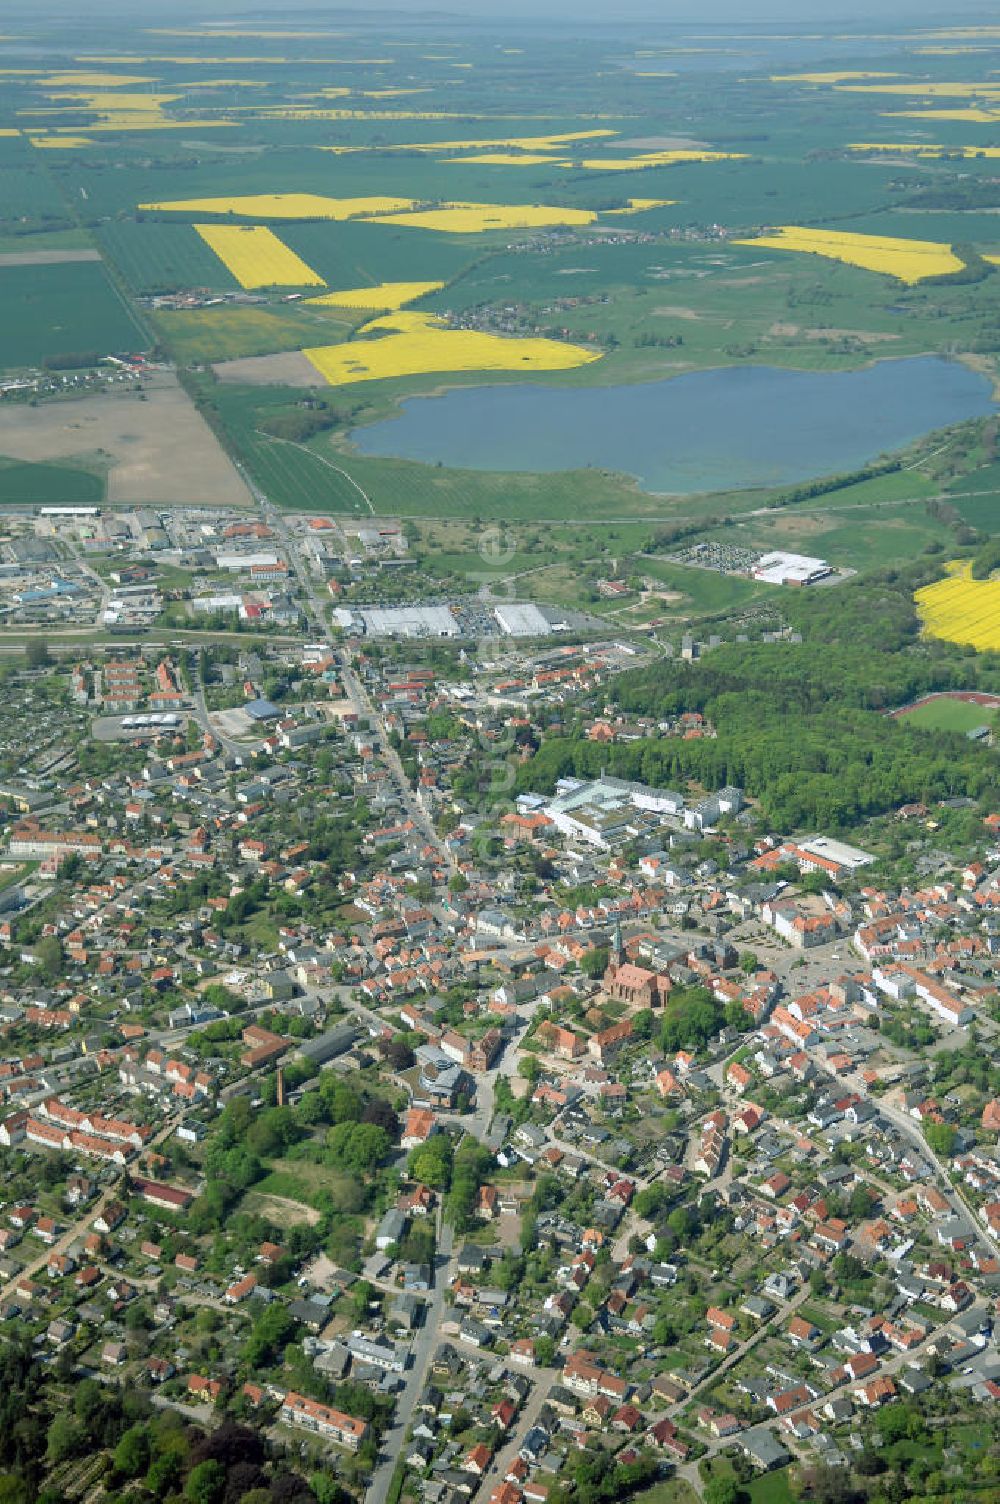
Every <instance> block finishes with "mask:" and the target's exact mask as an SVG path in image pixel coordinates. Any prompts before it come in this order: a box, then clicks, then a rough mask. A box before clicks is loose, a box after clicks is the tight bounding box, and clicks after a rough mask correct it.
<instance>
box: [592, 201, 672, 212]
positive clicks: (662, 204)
mask: <svg viewBox="0 0 1000 1504" xmlns="http://www.w3.org/2000/svg"><path fill="white" fill-rule="evenodd" d="M676 203H677V200H676V199H675V198H630V199H629V201H628V208H627V209H605V210H604V213H605V215H608V214H644V213H645V212H646V210H647V209H668V208H669V207H670V205H671V204H676Z"/></svg>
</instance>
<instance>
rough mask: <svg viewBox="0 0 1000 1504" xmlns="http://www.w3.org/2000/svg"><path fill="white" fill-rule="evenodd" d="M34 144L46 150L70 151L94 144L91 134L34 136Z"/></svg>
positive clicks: (32, 140)
mask: <svg viewBox="0 0 1000 1504" xmlns="http://www.w3.org/2000/svg"><path fill="white" fill-rule="evenodd" d="M30 140H31V144H32V146H38V147H41V148H43V149H44V150H46V151H69V150H70V149H72V150H74V151H75V150H76V149H77V148H78V147H81V146H93V144H94V143H93V141H91V140H90V138H89V136H32V137H31V138H30Z"/></svg>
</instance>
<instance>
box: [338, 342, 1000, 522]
mask: <svg viewBox="0 0 1000 1504" xmlns="http://www.w3.org/2000/svg"><path fill="white" fill-rule="evenodd" d="M991 393H992V388H991V384H990V382H989V381H988V380H987V379H986V378H985V377H984V376H980V375H978V374H977V373H976V372H975V371H970V370H969V369H968V368H967V367H966V366H963V365H959V364H958V363H957V362H956V361H950V360H944V359H942V358H941V357H939V356H916V357H913V358H912V359H906V360H884V361H879V362H878V363H877V364H875V365H872V366H869V367H868V368H867V369H865V370H861V371H840V372H835V373H832V374H829V373H818V372H814V371H786V370H778V369H777V368H775V367H772V366H745V367H741V368H738V369H737V368H727V369H722V370H711V371H694V372H690V373H688V374H686V375H684V376H675V377H673V378H672V379H670V380H666V381H652V382H645V383H641V384H639V385H634V386H610V387H558V386H544V385H541V384H540V383H535V382H531V383H528V384H518V385H516V386H515V385H511V386H476V387H459V388H456V389H454V390H453V391H450V392H444V393H442V394H440V395H438V396H434V397H413V398H410V399H409V400H408V401H406V402H404V403H402V405H401V409H400V412H399V414H398V416H396V417H392V418H387V419H385V420H383V421H381V422H378V423H373V424H371V425H370V426H369V427H367V428H359V429H355V431H354V432H353V433H352V434H351V440H352V443H353V444H354V445H355V447H356V449H357V451H358V452H359V453H361V454H367V455H381V456H392V457H394V458H399V459H409V460H422V461H424V462H425V463H428V464H437V463H439V462H440V463H441V464H443V465H447V466H449V467H454V468H458V469H471V470H494V471H505V470H507V471H516V470H520V471H535V472H540V471H554V470H579V469H583V468H585V467H588V466H592V467H594V468H596V469H600V470H614V471H619V472H621V473H623V474H626V475H632V476H634V477H635V479H636V481H637V482H638V484H639V485H640V486H641V487H642V489H643V490H645V491H650V492H653V493H660V492H662V493H667V494H669V493H674V494H679V495H684V494H689V493H691V492H696V491H729V490H738V489H743V488H745V487H751V486H780V485H788V484H790V483H792V482H796V481H802V480H811V479H814V478H815V477H817V476H821V475H831V474H838V473H840V472H843V471H849V470H856V469H859V468H860V467H861V466H863V465H865V464H867V463H868V461H869V460H872V459H874V458H875V457H876V456H877V455H880V454H883V453H885V452H886V451H888V450H894V449H899V448H901V447H902V446H903V445H905V444H908V443H910V442H911V441H912V440H914V439H918V438H920V436H921V435H922V434H925V433H928V432H930V431H931V430H932V429H935V428H944V427H946V426H947V425H948V424H950V423H958V422H961V421H962V420H964V419H967V418H975V417H983V416H985V415H986V414H988V413H992V412H995V411H996V404H995V403H994V402H993V401H992V400H991Z"/></svg>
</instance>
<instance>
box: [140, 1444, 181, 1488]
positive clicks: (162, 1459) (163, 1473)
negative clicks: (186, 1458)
mask: <svg viewBox="0 0 1000 1504" xmlns="http://www.w3.org/2000/svg"><path fill="white" fill-rule="evenodd" d="M180 1476H181V1460H180V1458H179V1457H178V1455H177V1453H176V1452H163V1453H162V1454H161V1455H160V1456H159V1457H155V1458H154V1459H153V1461H152V1463H151V1464H150V1468H149V1472H148V1473H147V1474H146V1487H147V1488H148V1489H149V1491H150V1493H151V1494H152V1495H153V1496H154V1498H157V1499H165V1498H166V1496H167V1494H170V1493H173V1491H174V1489H175V1488H176V1486H177V1484H178V1483H179V1482H180Z"/></svg>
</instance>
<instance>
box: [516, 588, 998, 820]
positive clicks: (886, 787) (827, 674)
mask: <svg viewBox="0 0 1000 1504" xmlns="http://www.w3.org/2000/svg"><path fill="white" fill-rule="evenodd" d="M927 575H928V567H927V565H926V562H925V563H924V564H923V565H922V566H916V567H914V568H910V569H907V570H901V571H889V572H884V573H882V574H880V575H869V576H866V577H865V578H864V580H858V581H852V582H849V583H848V584H846V585H843V586H840V587H838V588H836V589H827V590H810V591H808V592H802V593H800V594H798V595H796V596H794V597H793V598H792V599H791V600H790V601H789V604H788V605H787V606H786V605H785V602H784V600H783V601H782V607H783V610H784V611H785V614H786V616H787V617H788V619H789V622H790V625H792V626H794V627H795V628H796V629H797V630H798V631H799V632H801V634H802V641H801V642H796V641H791V640H784V641H778V642H773V643H730V644H725V645H723V646H721V647H719V648H717V649H715V650H714V651H713V652H712V653H711V654H710V655H708V656H706V657H705V658H703V659H701V660H699V661H698V662H695V663H686V662H685V663H674V662H669V661H667V662H660V663H657V664H654V665H653V666H651V667H648V668H644V669H640V670H637V671H636V672H634V673H628V674H623V675H622V676H621V678H619V679H618V680H616V681H615V683H614V685H613V686H612V688H611V697H612V699H613V702H614V704H615V706H616V707H617V709H619V710H620V711H623V712H626V713H629V714H638V715H643V716H648V717H653V718H656V719H665V718H666V717H670V716H676V715H678V714H679V713H680V712H682V711H686V710H687V711H691V710H696V711H700V712H701V713H702V714H703V715H704V716H706V717H707V719H709V720H710V721H711V722H712V723H713V724H714V725H715V727H716V730H717V733H718V734H717V736H716V737H715V738H705V739H702V740H698V741H686V740H682V739H678V738H669V739H665V738H660V737H655V736H650V737H649V738H646V739H642V740H638V741H633V742H629V743H625V744H617V745H612V746H604V745H597V744H595V743H593V742H590V741H587V740H585V739H584V738H583V737H582V736H580V735H575V734H565V735H559V736H556V737H552V738H549V739H547V740H546V741H545V743H544V744H543V746H542V747H541V749H540V751H539V752H538V753H537V755H536V756H535V757H534V758H532V759H531V760H530V761H529V762H527V763H525V764H524V765H523V766H522V768H521V769H520V771H519V774H518V787H519V788H520V789H529V788H533V789H542V790H546V789H551V788H552V787H553V786H554V784H555V781H556V779H558V778H560V777H564V776H566V775H567V774H575V775H577V776H582V777H596V776H597V775H598V774H599V773H600V772H601V769H602V768H605V769H607V771H608V772H610V773H612V774H614V775H615V776H617V777H623V778H632V779H638V780H641V781H642V782H644V783H650V784H653V785H654V786H658V787H682V788H683V787H684V786H685V785H686V784H687V783H689V782H695V783H697V784H700V785H701V786H703V787H704V788H707V789H715V788H720V787H723V786H724V785H726V784H733V785H736V786H737V787H740V788H742V789H744V790H745V791H746V793H747V794H748V795H749V796H750V797H751V798H753V799H754V800H756V801H758V802H759V804H760V808H761V810H762V812H763V814H764V816H765V817H766V818H767V819H768V820H770V821H771V822H773V823H774V824H775V825H777V826H780V827H782V828H784V829H792V828H803V827H806V826H818V827H821V828H823V829H824V830H827V831H833V830H837V829H848V828H850V827H851V826H852V825H854V824H856V823H857V822H858V821H860V820H863V819H866V818H868V817H870V816H873V815H878V814H883V813H885V812H887V811H889V810H892V809H894V808H896V807H898V806H899V805H900V804H904V803H907V802H910V801H921V802H924V803H927V802H934V801H937V800H940V799H946V798H950V797H955V796H961V797H968V798H972V799H977V800H978V799H980V798H982V797H984V796H985V795H987V794H988V793H990V792H991V790H992V788H993V786H994V784H995V763H994V760H993V757H992V755H991V754H990V753H989V752H988V751H987V750H985V749H983V748H980V747H977V746H973V745H972V744H971V743H970V742H969V741H968V740H967V739H966V738H965V737H964V736H962V735H959V734H956V733H946V732H944V733H943V732H928V731H926V730H922V729H918V728H915V727H911V726H909V725H907V724H906V722H905V721H904V720H894V719H892V718H890V717H888V716H887V715H886V714H885V712H886V711H887V710H889V709H892V708H894V707H897V706H902V705H905V704H907V703H909V702H910V701H911V700H913V699H915V698H917V697H918V696H919V695H922V694H926V693H928V692H929V691H931V690H943V689H972V688H975V689H994V688H996V687H997V685H998V684H1000V663H998V661H997V659H996V657H995V655H992V654H985V655H975V654H973V653H972V652H970V651H968V650H966V649H963V648H960V647H955V646H953V645H951V644H947V643H937V642H930V641H927V640H924V639H921V638H920V637H919V631H918V628H919V623H918V621H917V618H916V614H915V612H914V609H913V604H912V591H913V588H914V584H915V582H917V583H919V581H920V579H921V578H926V577H927ZM601 693H602V695H603V696H604V697H606V696H607V690H606V689H605V690H603V691H601Z"/></svg>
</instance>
